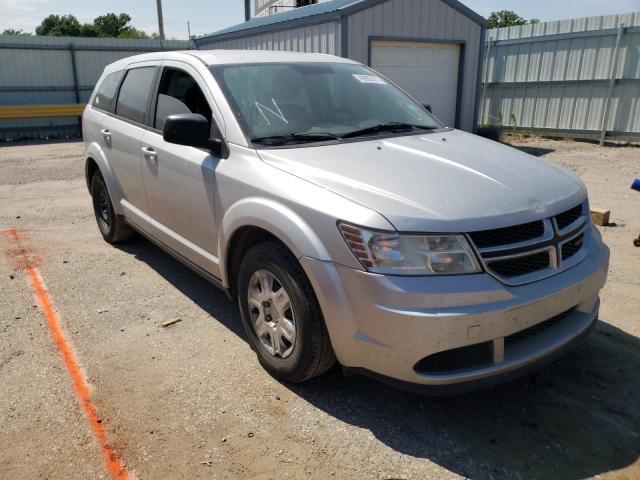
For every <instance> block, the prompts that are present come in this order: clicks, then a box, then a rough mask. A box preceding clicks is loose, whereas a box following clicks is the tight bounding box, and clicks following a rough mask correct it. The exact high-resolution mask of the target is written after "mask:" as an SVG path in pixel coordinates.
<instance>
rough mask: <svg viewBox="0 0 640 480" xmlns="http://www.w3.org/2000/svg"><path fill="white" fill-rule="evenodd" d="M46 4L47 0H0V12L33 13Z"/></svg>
mask: <svg viewBox="0 0 640 480" xmlns="http://www.w3.org/2000/svg"><path fill="white" fill-rule="evenodd" d="M45 3H47V0H0V10H4V11H7V10H13V11H14V12H33V11H34V10H37V9H39V8H40V7H42V5H44V4H45Z"/></svg>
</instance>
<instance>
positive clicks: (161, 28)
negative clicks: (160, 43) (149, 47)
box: [156, 0, 164, 40]
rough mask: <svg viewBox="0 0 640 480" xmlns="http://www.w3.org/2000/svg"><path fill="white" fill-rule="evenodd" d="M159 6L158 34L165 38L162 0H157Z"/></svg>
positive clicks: (161, 38)
mask: <svg viewBox="0 0 640 480" xmlns="http://www.w3.org/2000/svg"><path fill="white" fill-rule="evenodd" d="M156 6H157V7H158V36H159V37H160V40H164V21H163V20H162V0H156Z"/></svg>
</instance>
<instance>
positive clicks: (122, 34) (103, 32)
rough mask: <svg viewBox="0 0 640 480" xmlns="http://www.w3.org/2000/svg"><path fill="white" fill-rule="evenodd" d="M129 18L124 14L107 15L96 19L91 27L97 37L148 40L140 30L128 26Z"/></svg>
mask: <svg viewBox="0 0 640 480" xmlns="http://www.w3.org/2000/svg"><path fill="white" fill-rule="evenodd" d="M130 21H131V17H130V16H129V15H127V14H126V13H121V14H119V15H116V14H115V13H107V14H105V15H101V16H99V17H96V18H95V20H94V21H93V25H94V27H95V29H96V32H97V36H98V37H109V38H149V36H148V35H147V34H146V33H145V32H143V31H142V30H138V29H137V28H135V27H133V26H131V25H129V22H130Z"/></svg>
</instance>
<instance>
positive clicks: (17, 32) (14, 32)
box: [2, 28, 31, 36]
mask: <svg viewBox="0 0 640 480" xmlns="http://www.w3.org/2000/svg"><path fill="white" fill-rule="evenodd" d="M2 35H11V36H17V35H31V32H24V31H22V29H20V30H16V29H15V28H7V29H6V30H5V31H4V32H2Z"/></svg>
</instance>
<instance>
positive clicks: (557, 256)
mask: <svg viewBox="0 0 640 480" xmlns="http://www.w3.org/2000/svg"><path fill="white" fill-rule="evenodd" d="M584 215H585V212H584V207H583V205H582V204H580V205H576V206H575V207H573V208H570V209H569V210H566V211H564V212H562V213H560V214H558V215H556V216H554V217H549V218H544V219H541V220H535V221H533V222H528V223H522V224H520V225H515V226H510V227H503V228H496V229H493V230H481V231H478V232H471V233H468V234H467V235H468V237H469V239H470V240H471V242H472V243H473V245H474V246H475V248H476V249H477V252H478V254H479V255H480V257H481V260H482V262H483V264H484V266H485V268H486V270H487V271H488V272H489V273H491V274H492V275H493V276H495V277H497V278H498V279H500V280H502V281H503V282H504V283H507V284H509V285H518V284H520V283H523V282H533V281H536V280H541V279H543V278H545V277H548V276H551V275H553V274H554V273H556V272H559V271H561V270H562V269H563V265H562V263H563V261H564V260H565V259H568V258H571V257H573V256H574V255H575V258H576V259H577V261H579V258H578V256H577V255H576V253H577V252H578V251H579V250H580V248H581V246H582V241H583V238H584V232H585V230H586V226H588V222H586V221H584V220H585V217H584ZM576 235H579V236H578V237H576V238H573V239H571V240H569V241H567V239H569V238H572V237H575V236H576ZM574 264H575V261H573V262H571V263H570V264H568V266H571V265H574ZM519 277H524V278H519Z"/></svg>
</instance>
